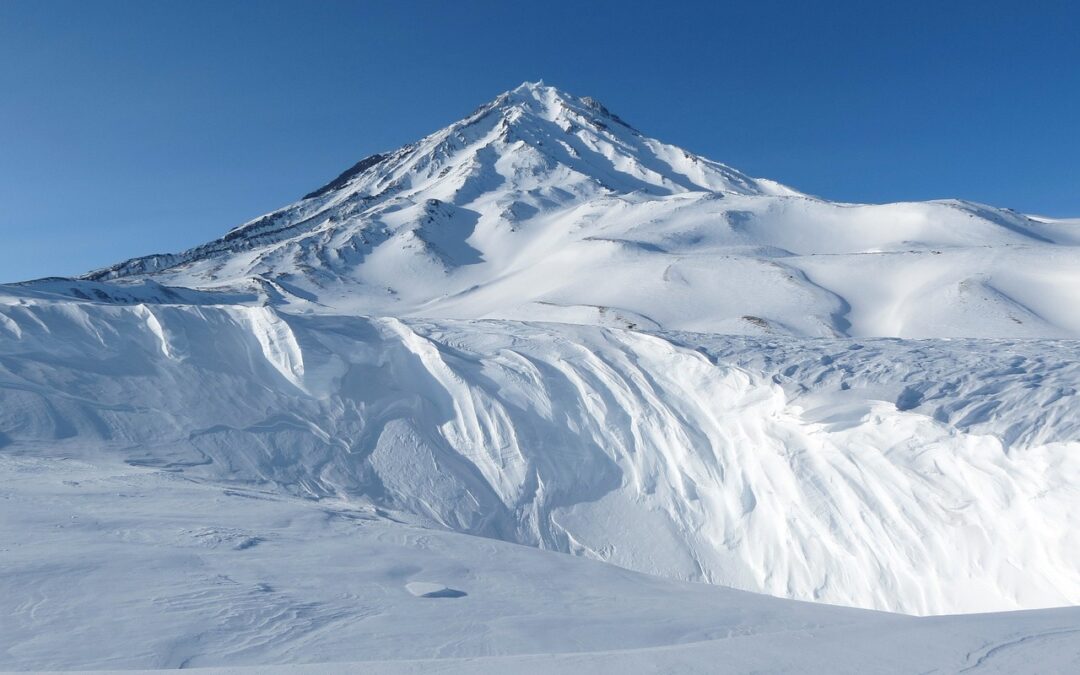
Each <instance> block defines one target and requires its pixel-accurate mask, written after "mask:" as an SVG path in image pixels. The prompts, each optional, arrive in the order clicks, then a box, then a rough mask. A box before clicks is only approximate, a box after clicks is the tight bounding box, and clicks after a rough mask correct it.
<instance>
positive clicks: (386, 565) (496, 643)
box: [0, 454, 1080, 675]
mask: <svg viewBox="0 0 1080 675" xmlns="http://www.w3.org/2000/svg"><path fill="white" fill-rule="evenodd" d="M0 486H2V487H0V498H2V502H0V503H2V504H3V509H2V510H0V541H2V542H3V548H2V549H0V550H2V555H3V574H0V601H2V603H3V605H2V607H0V611H2V615H3V617H4V622H3V626H4V630H3V631H0V669H5V668H7V669H49V668H78V669H124V670H126V669H132V668H147V669H152V668H178V667H185V668H199V667H209V666H228V668H225V669H224V670H218V669H212V670H208V671H206V672H229V673H237V674H239V675H251V674H253V673H256V672H259V673H263V672H269V673H281V674H285V673H289V674H293V673H325V672H343V673H349V672H356V673H368V672H377V673H383V672H385V673H420V672H425V673H426V672H462V673H465V672H470V673H471V672H491V673H505V672H536V673H541V672H542V673H548V672H646V671H664V672H702V673H706V672H708V673H714V672H747V671H750V670H766V671H769V672H807V671H816V672H850V673H874V672H917V671H920V672H945V673H953V672H965V669H970V670H968V671H967V672H978V673H1007V672H1043V673H1046V672H1061V673H1066V672H1075V669H1076V668H1077V667H1078V666H1080V608H1077V609H1064V610H1040V611H1033V612H1019V613H1008V614H986V615H966V616H950V617H933V618H915V617H906V616H901V615H895V614H883V613H877V612H869V611H865V610H854V609H845V608H839V607H830V606H826V605H819V604H812V603H800V602H794V601H790V600H779V599H775V598H769V597H767V596H761V595H754V594H750V593H743V592H740V591H734V590H729V589H725V588H720V587H716V586H706V585H701V584H689V583H684V582H678V581H673V580H668V579H661V578H658V577H654V576H647V575H642V574H637V573H634V572H630V571H627V570H624V569H620V568H618V567H615V566H613V565H609V564H605V563H601V562H596V561H591V560H586V559H583V558H578V557H572V556H565V555H559V554H555V553H549V552H545V551H539V550H536V549H533V548H528V547H523V546H515V545H512V544H507V543H503V542H499V541H494V540H490V539H480V538H476V537H471V536H468V535H463V534H457V533H453V532H448V531H443V530H434V529H429V528H422V527H418V526H416V525H414V524H411V523H409V522H402V520H403V519H402V518H401V514H396V513H388V512H384V511H379V510H376V509H372V508H364V507H357V506H352V505H348V504H345V503H341V502H327V501H321V502H316V501H311V500H305V499H299V498H295V497H288V496H284V495H282V494H280V493H276V492H274V491H268V490H263V489H256V488H252V487H238V486H233V487H229V486H225V485H222V484H218V483H211V482H204V481H197V480H192V479H190V478H189V477H187V476H185V475H184V474H182V473H176V472H169V471H162V470H159V469H149V468H139V467H131V466H128V465H125V464H123V463H109V462H100V463H98V464H89V463H86V462H83V461H79V460H54V459H39V458H26V457H12V456H10V455H8V454H5V455H3V456H0ZM405 520H408V518H407V517H406V518H405ZM417 582H420V583H427V584H431V585H432V586H434V587H436V588H443V587H445V588H449V589H452V590H455V591H459V593H458V594H450V595H456V597H423V596H422V595H421V596H417V595H415V594H414V593H413V592H410V589H411V588H413V587H414V585H415V584H416V583H417ZM305 663H307V664H313V665H310V666H307V667H304V666H301V665H299V664H305ZM271 664H292V665H289V666H283V667H278V668H273V667H270V665H271ZM243 666H251V667H250V668H244V667H243Z"/></svg>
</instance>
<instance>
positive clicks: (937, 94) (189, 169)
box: [0, 0, 1080, 281]
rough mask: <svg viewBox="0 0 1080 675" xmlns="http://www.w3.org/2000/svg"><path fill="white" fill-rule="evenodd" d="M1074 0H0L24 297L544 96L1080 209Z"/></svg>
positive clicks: (178, 245)
mask: <svg viewBox="0 0 1080 675" xmlns="http://www.w3.org/2000/svg"><path fill="white" fill-rule="evenodd" d="M1078 27H1080V3H1075V2H1039V1H1028V2H1024V3H1004V2H994V1H986V2H925V3H924V2H907V3H894V2H817V3H809V2H761V1H755V2H745V1H743V2H735V3H728V2H719V1H716V2H666V3H658V2H634V1H631V0H622V1H620V2H606V1H604V2H584V1H578V2H556V1H551V0H545V1H544V2H539V1H537V2H530V3H525V2H518V3H512V2H468V1H461V2H449V1H447V2H408V1H401V0H399V1H397V2H376V1H374V0H372V1H370V2H330V1H317V2H294V3H284V2H272V1H267V0H264V1H259V2H201V1H192V0H187V1H184V2H169V3H166V2H157V1H150V0H147V1H138V2H136V1H131V2H110V1H97V2H48V1H45V0H32V1H22V0H3V1H2V2H0V281H14V280H19V279H25V278H30V277H37V276H45V275H69V274H77V273H80V272H83V271H86V270H88V269H91V268H93V267H98V266H102V265H105V264H108V263H112V262H115V261H118V260H121V259H124V258H128V257H131V256H135V255H141V254H146V253H151V252H160V251H172V250H180V249H183V248H186V247H188V246H191V245H194V244H198V243H201V242H203V241H205V240H208V239H211V238H213V237H216V236H218V235H220V234H222V233H224V232H225V231H226V230H227V229H229V228H230V227H232V226H234V225H236V224H239V223H240V222H242V221H245V220H247V219H249V218H252V217H254V216H257V215H259V214H261V213H264V212H266V211H269V210H272V209H274V208H276V207H278V206H281V205H284V204H286V203H288V202H290V201H292V200H294V199H296V198H298V197H299V196H300V195H302V194H304V193H305V192H307V191H309V190H310V189H312V188H314V187H317V186H318V185H320V184H321V183H323V182H325V181H327V180H328V179H330V178H332V177H333V176H335V175H336V174H337V173H339V172H340V171H341V170H343V169H344V168H346V167H347V166H349V165H350V164H352V163H353V162H355V161H356V160H357V159H359V158H360V157H362V156H364V155H366V154H369V153H372V152H375V151H378V150H384V149H391V148H394V147H396V146H399V145H401V144H403V143H406V142H409V141H411V140H415V139H417V138H419V137H420V136H422V135H424V134H426V133H428V132H430V131H433V130H435V129H437V128H439V127H442V126H444V125H446V124H448V123H450V122H452V121H454V120H456V119H458V118H460V117H462V116H464V115H465V114H467V113H468V112H470V111H471V110H472V109H474V108H475V107H477V106H478V105H479V104H481V103H483V102H485V101H487V100H489V99H491V98H493V97H494V96H495V95H497V94H498V93H499V92H501V91H503V90H506V89H509V88H511V87H513V86H516V85H517V84H519V83H520V82H522V81H524V80H537V79H543V80H544V81H545V82H547V83H548V84H554V85H556V86H559V87H561V88H563V89H565V90H567V91H569V92H571V93H574V94H578V95H586V94H587V95H592V96H595V97H597V98H599V99H600V100H601V101H603V102H604V103H605V105H606V106H607V107H608V108H610V109H612V110H614V111H616V112H617V113H618V114H619V115H620V116H621V117H624V118H625V119H627V120H628V121H629V122H631V123H632V124H634V125H635V126H636V127H638V128H639V129H641V130H643V131H644V132H645V133H647V134H648V135H650V136H654V137H657V138H660V139H663V140H665V141H667V142H671V143H675V144H678V145H682V146H684V147H686V148H688V149H690V150H692V151H694V152H697V153H700V154H703V155H705V156H708V157H710V158H713V159H716V160H719V161H722V162H725V163H727V164H730V165H732V166H735V167H737V168H739V169H741V170H743V171H746V172H748V173H750V174H753V175H757V176H765V177H769V178H774V179H776V180H780V181H782V182H784V183H787V184H789V185H792V186H794V187H796V188H798V189H800V190H803V191H806V192H810V193H813V194H817V195H820V196H822V197H826V198H829V199H835V200H843V201H868V202H881V201H894V200H906V199H934V198H941V197H954V196H955V197H962V198H966V199H972V200H976V201H982V202H987V203H991V204H995V205H999V206H1007V207H1011V208H1015V209H1017V210H1021V211H1026V212H1033V213H1043V214H1048V215H1058V216H1070V215H1072V216H1080V39H1078V38H1077V31H1078V30H1080V28H1078Z"/></svg>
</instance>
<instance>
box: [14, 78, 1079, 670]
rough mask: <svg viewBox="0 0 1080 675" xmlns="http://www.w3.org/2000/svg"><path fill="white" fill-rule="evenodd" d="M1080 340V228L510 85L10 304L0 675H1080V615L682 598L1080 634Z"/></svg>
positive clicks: (28, 289)
mask: <svg viewBox="0 0 1080 675" xmlns="http://www.w3.org/2000/svg"><path fill="white" fill-rule="evenodd" d="M1078 303H1080V221H1075V220H1073V221H1067V220H1052V219H1047V218H1041V217H1030V218H1029V217H1026V216H1023V215H1020V214H1017V213H1015V212H1012V211H1009V210H1003V209H996V208H992V207H988V206H983V205H977V204H972V203H969V202H962V201H955V200H952V201H939V202H927V203H909V204H888V205H880V206H872V205H853V204H835V203H830V202H826V201H822V200H820V199H816V198H813V197H810V196H807V195H804V194H801V193H799V192H797V191H795V190H792V189H790V188H787V187H784V186H782V185H780V184H778V183H775V182H772V181H767V180H762V179H754V178H750V177H748V176H745V175H743V174H741V173H740V172H738V171H736V170H734V169H731V168H729V167H726V166H724V165H721V164H718V163H716V162H713V161H710V160H707V159H704V158H701V157H697V156H695V155H692V154H690V153H687V152H685V151H683V150H681V149H679V148H675V147H673V146H670V145H666V144H664V143H661V142H659V141H655V140H652V139H649V138H647V137H645V136H643V135H642V134H641V133H640V132H638V131H637V130H635V129H634V128H632V127H630V126H629V125H628V124H627V123H626V122H624V121H623V120H621V119H620V118H619V117H618V116H616V115H614V114H613V113H611V112H610V111H608V110H607V109H605V108H604V107H603V106H602V105H600V104H599V103H597V102H596V101H594V100H591V99H588V98H575V97H573V96H570V95H568V94H565V93H563V92H560V91H558V90H556V89H554V88H551V87H546V86H543V85H538V84H524V85H522V86H521V87H518V88H517V89H514V90H513V91H510V92H507V93H505V94H503V95H501V96H499V97H498V98H496V99H495V100H494V101H492V102H491V103H489V104H487V105H485V106H483V107H481V108H480V109H479V110H477V111H476V112H475V113H473V114H472V115H470V116H469V117H467V118H466V119H464V120H462V121H460V122H458V123H455V124H453V125H451V126H449V127H447V128H446V129H443V130H441V131H439V132H436V133H434V134H432V135H431V136H428V137H427V138H425V139H423V140H421V141H419V142H417V143H415V144H411V145H409V146H406V147H404V148H401V149H399V150H396V151H392V152H387V153H384V154H378V155H374V156H372V157H369V158H366V159H364V160H362V161H361V162H359V163H358V164H357V165H355V166H354V167H352V168H351V169H349V170H348V171H346V172H345V173H343V174H342V175H341V176H339V177H338V178H336V179H335V180H333V181H332V182H330V183H329V184H327V185H326V186H324V187H322V188H320V189H318V190H316V191H314V192H312V193H311V194H309V195H307V196H306V197H305V198H304V199H302V200H301V201H299V202H297V203H295V204H292V205H290V206H287V207H285V208H283V209H281V210H279V211H276V212H274V213H271V214H268V215H266V216H263V217H261V218H258V219H256V220H253V221H251V222H249V223H246V224H244V225H242V226H240V227H238V228H236V229H234V230H232V231H230V232H229V233H228V234H226V235H225V236H224V237H222V238H221V239H219V240H216V241H213V242H210V243H207V244H205V245H202V246H198V247H196V248H193V249H191V250H189V251H186V252H182V253H178V254H167V255H155V256H149V257H144V258H138V259H134V260H130V261H127V262H123V263H120V264H118V265H115V266H113V267H110V268H107V269H104V270H99V271H96V272H93V273H90V274H88V275H86V276H85V277H83V278H79V279H60V278H52V279H41V280H36V281H31V282H26V283H22V284H12V285H6V286H0V473H3V476H4V479H3V480H0V484H4V485H8V486H9V487H7V488H5V489H4V490H3V491H0V498H2V499H3V500H4V502H3V503H6V504H8V505H9V506H12V508H7V507H5V508H4V509H3V510H2V511H0V533H2V534H3V541H0V556H3V560H0V566H2V567H3V569H4V570H5V572H6V573H5V574H4V575H0V591H2V593H0V615H4V616H9V617H13V623H14V628H10V627H8V626H5V629H4V630H2V631H0V667H15V668H42V667H54V666H55V667H76V666H78V667H88V666H93V667H119V668H127V667H175V666H186V665H193V664H194V665H244V664H254V665H267V664H270V663H299V662H326V661H332V660H333V661H347V660H354V659H375V658H402V657H404V656H413V657H415V658H422V659H428V658H445V657H469V656H483V657H494V656H496V655H499V654H509V655H518V656H516V657H514V659H512V660H511V661H507V662H498V661H497V660H496V661H485V663H486V665H485V666H484V667H485V668H488V669H489V670H498V669H499V668H500V665H499V663H503V666H504V667H506V668H511V669H519V668H530V667H532V668H535V667H537V665H536V663H531V662H529V661H528V660H527V659H525V660H522V659H521V658H519V657H520V655H523V654H535V653H548V654H550V653H568V652H575V651H584V652H598V651H599V652H603V653H604V655H602V656H588V655H579V656H576V657H567V660H565V661H560V663H563V664H564V668H568V669H573V668H575V667H577V668H587V667H592V666H594V665H596V664H597V662H598V660H599V662H602V663H604V664H606V665H607V666H609V669H610V667H611V666H612V665H613V664H616V665H617V664H623V666H622V667H621V668H620V670H623V669H625V667H626V665H627V664H632V663H637V664H638V665H639V666H640V665H642V664H646V663H652V664H655V666H656V667H658V668H668V669H672V668H677V667H679V666H680V665H681V666H688V665H694V664H696V665H697V666H698V667H701V666H703V665H704V666H711V665H715V664H716V662H717V659H719V658H723V659H724V660H725V662H726V663H729V664H731V665H732V670H745V669H751V668H764V669H767V670H781V671H783V670H796V671H797V670H798V669H799V668H800V666H806V664H807V663H817V664H832V665H834V666H836V667H835V668H832V669H833V670H837V671H843V670H847V671H849V672H866V670H867V666H868V665H870V664H872V663H873V662H874V661H873V659H874V654H873V652H872V651H870V652H868V651H866V650H860V649H854V650H852V649H847V650H845V649H843V641H844V640H845V639H846V637H847V636H850V635H851V634H852V631H853V630H855V628H854V626H855V625H856V624H857V625H858V626H862V627H863V628H861V629H860V630H862V631H863V632H862V633H861V634H862V635H863V637H865V638H866V640H867V641H868V642H867V644H870V643H871V642H872V643H873V644H874V645H877V646H876V647H874V649H877V650H879V651H880V650H884V651H888V652H889V653H890V654H892V655H893V657H894V658H895V659H897V660H896V661H895V663H893V665H895V666H896V667H895V668H891V669H890V668H885V669H884V670H913V669H918V670H927V669H931V668H941V669H944V670H946V671H955V670H959V669H961V668H967V667H971V668H975V669H976V670H978V669H986V668H984V666H987V664H990V665H991V666H993V664H995V663H996V664H999V665H1001V664H1004V665H1002V667H1003V668H1005V669H1009V668H1010V667H1015V666H1017V665H1018V664H1019V665H1024V664H1030V663H1035V662H1034V661H1031V660H1030V659H1031V657H1032V653H1033V649H1032V647H1033V645H1034V646H1040V647H1043V646H1045V647H1046V648H1047V649H1050V650H1052V653H1047V654H1045V655H1044V657H1043V659H1042V660H1041V661H1038V663H1039V664H1040V665H1043V666H1049V665H1051V664H1053V665H1055V666H1060V664H1063V663H1072V662H1076V661H1077V660H1080V656H1075V653H1080V649H1077V636H1080V633H1076V631H1075V630H1072V629H1070V628H1068V625H1069V622H1070V621H1071V622H1073V623H1075V618H1074V617H1075V612H1064V613H1055V612H1050V611H1043V612H1037V613H1034V614H1025V615H1023V617H1021V618H1022V619H1023V620H1020V619H1017V618H1012V619H1010V618H1008V617H1005V618H1001V617H991V616H979V617H970V618H948V619H941V620H940V622H938V623H934V620H923V621H916V620H914V619H910V618H904V617H895V616H883V615H880V614H877V613H872V612H864V611H855V610H847V609H838V608H830V607H821V606H806V605H803V604H800V603H796V602H793V601H791V600H786V601H780V600H774V599H770V598H765V597H761V596H745V595H742V594H740V593H736V592H734V591H730V590H727V589H720V588H708V589H706V588H702V587H700V586H688V585H687V584H686V583H685V582H688V581H690V582H693V581H697V582H709V583H711V584H714V585H719V586H731V587H735V588H738V589H744V590H750V591H756V592H761V593H768V594H772V595H776V596H782V597H785V598H794V599H797V600H814V601H820V602H826V603H835V604H842V605H851V606H855V607H861V608H868V609H887V610H894V611H899V612H905V613H910V614H941V613H960V612H979V611H991V610H1009V609H1025V608H1027V609H1030V608H1046V607H1052V606H1058V605H1076V604H1080V565H1078V564H1077V562H1076V561H1077V560H1080V516H1078V515H1077V514H1080V398H1078V396H1077V392H1078V391H1080V341H1078V340H1077V338H1078V337H1080V313H1078V312H1077V311H1076V308H1077V307H1078V306H1080V304H1078ZM911 338H920V339H911ZM204 498H205V499H210V500H211V502H212V504H211V502H204V501H203V499H204ZM218 505H221V506H222V508H221V509H218V508H217V507H218ZM219 510H220V512H219ZM472 535H479V536H482V537H485V538H487V539H486V540H479V539H476V538H475V537H474V536H472ZM492 540H503V541H504V542H510V543H509V544H506V543H500V542H494V541H492ZM483 541H487V542H488V543H486V544H480V543H478V542H483ZM510 544H525V545H527V546H528V547H530V548H520V547H515V546H512V545H510ZM477 546H480V547H481V548H482V550H483V551H484V553H483V554H478V553H475V551H474V548H475V547H477ZM537 548H540V549H549V550H552V551H559V552H564V553H571V554H575V555H576V556H578V557H585V558H592V559H594V561H593V562H589V561H583V560H572V559H571V558H569V557H560V556H551V555H549V554H548V553H545V552H542V551H537V550H535V549H537ZM74 550H77V551H78V553H77V554H76V553H72V552H71V551H74ZM208 551H209V552H208ZM357 559H361V560H363V562H362V563H357V562H356V560H357ZM281 560H287V561H289V562H288V564H285V565H284V566H283V567H276V565H277V563H276V562H274V561H281ZM314 561H319V565H321V564H326V565H327V566H326V567H325V568H323V567H319V565H317V564H316V563H315V562H314ZM595 561H601V562H595ZM604 563H609V564H604ZM313 567H318V569H317V570H316V571H314V572H311V570H312V568H313ZM623 568H625V569H623ZM627 569H629V570H633V571H634V572H637V573H647V574H651V575H656V576H653V577H643V576H638V575H636V574H633V573H631V572H629V571H627ZM305 570H307V571H305ZM522 570H527V571H528V572H527V573H525V574H523V573H522V572H521V571H522ZM309 572H310V575H308V573H309ZM125 579H127V580H132V583H134V584H136V586H135V587H133V588H126V587H124V585H123V584H124V580H125ZM514 579H516V581H513V582H512V581H511V580H514ZM343 580H344V581H343ZM440 584H441V585H440ZM443 585H446V586H447V588H445V589H444V588H443ZM99 588H103V589H104V591H102V592H101V593H98V590H97V589H99ZM88 589H93V592H91V590H88ZM590 589H591V590H590ZM459 591H461V592H465V593H466V595H457V594H456V593H458V592H459ZM431 592H434V593H435V596H434V597H425V594H428V593H431ZM102 597H104V598H105V600H104V601H103V602H104V603H105V604H104V606H103V605H102V604H101V603H102V600H101V598H102ZM579 600H580V601H581V605H582V606H574V604H575V602H578V601H579ZM432 602H435V603H459V604H441V605H440V604H431V603H432ZM418 603H419V604H418ZM552 603H554V604H552ZM688 603H689V604H688ZM691 605H692V607H693V611H690V612H687V611H686V608H687V607H688V606H691ZM572 606H573V610H572V611H571V610H570V609H567V608H568V607H572ZM627 607H633V608H635V609H634V613H631V614H628V613H627V611H626V608H627ZM101 616H106V617H108V620H107V621H100V620H98V619H94V620H91V618H92V617H101ZM522 617H525V618H522ZM1062 617H1065V618H1062ZM616 624H617V625H619V626H620V627H621V628H622V629H623V630H624V631H625V632H622V633H620V632H618V631H614V630H613V629H612V626H613V625H616ZM889 634H891V635H892V638H888V637H880V636H881V635H886V636H887V635H889ZM50 635H61V636H64V638H65V639H64V640H63V641H60V642H58V641H57V640H53V639H50V638H49V637H48V636H50ZM744 637H745V639H746V641H744V642H740V643H739V645H741V648H740V646H739V645H735V643H734V642H732V639H733V638H738V639H739V640H742V639H743V638H744ZM721 638H722V639H721ZM811 638H813V639H811ZM875 641H876V642H875ZM690 642H694V643H695V645H693V646H691V647H687V646H686V645H683V647H680V648H678V649H675V648H670V649H669V648H668V647H666V645H673V644H676V643H680V644H681V643H690ZM808 644H809V645H811V646H812V649H808V648H807V645H808ZM914 644H918V645H920V646H921V648H924V649H925V650H926V651H925V653H920V654H915V651H918V650H914V649H913V648H912V645H914ZM124 645H127V651H124ZM136 646H137V647H136ZM410 649H413V650H414V651H410ZM630 649H637V650H646V651H643V652H635V653H633V654H630V655H628V654H626V653H623V654H621V655H619V654H615V653H613V652H610V651H608V650H630ZM1061 650H1065V651H1064V652H1063V651H1061ZM1070 650H1071V651H1070ZM80 654H82V655H84V658H83V659H82V660H79V655H80ZM1070 654H1072V655H1074V656H1075V658H1073V656H1070ZM841 655H842V656H841ZM924 657H925V658H924ZM1050 657H1053V658H1050ZM833 659H837V660H833ZM1070 659H1071V661H1070ZM530 664H531V665H530ZM414 665H415V668H417V669H423V668H425V667H427V666H429V665H431V664H430V663H429V662H426V661H425V662H420V663H418V664H414ZM444 665H446V664H444ZM469 665H470V664H469V663H468V662H457V663H456V665H452V664H451V665H446V667H447V668H461V669H468V667H469ZM384 666H385V667H387V668H391V669H393V668H396V667H398V666H400V668H401V669H402V671H403V672H404V671H406V670H408V669H409V668H412V667H413V666H407V665H402V664H398V666H393V668H392V667H391V666H386V665H385V664H384ZM704 669H705V670H708V668H707V667H706V668H704Z"/></svg>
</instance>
